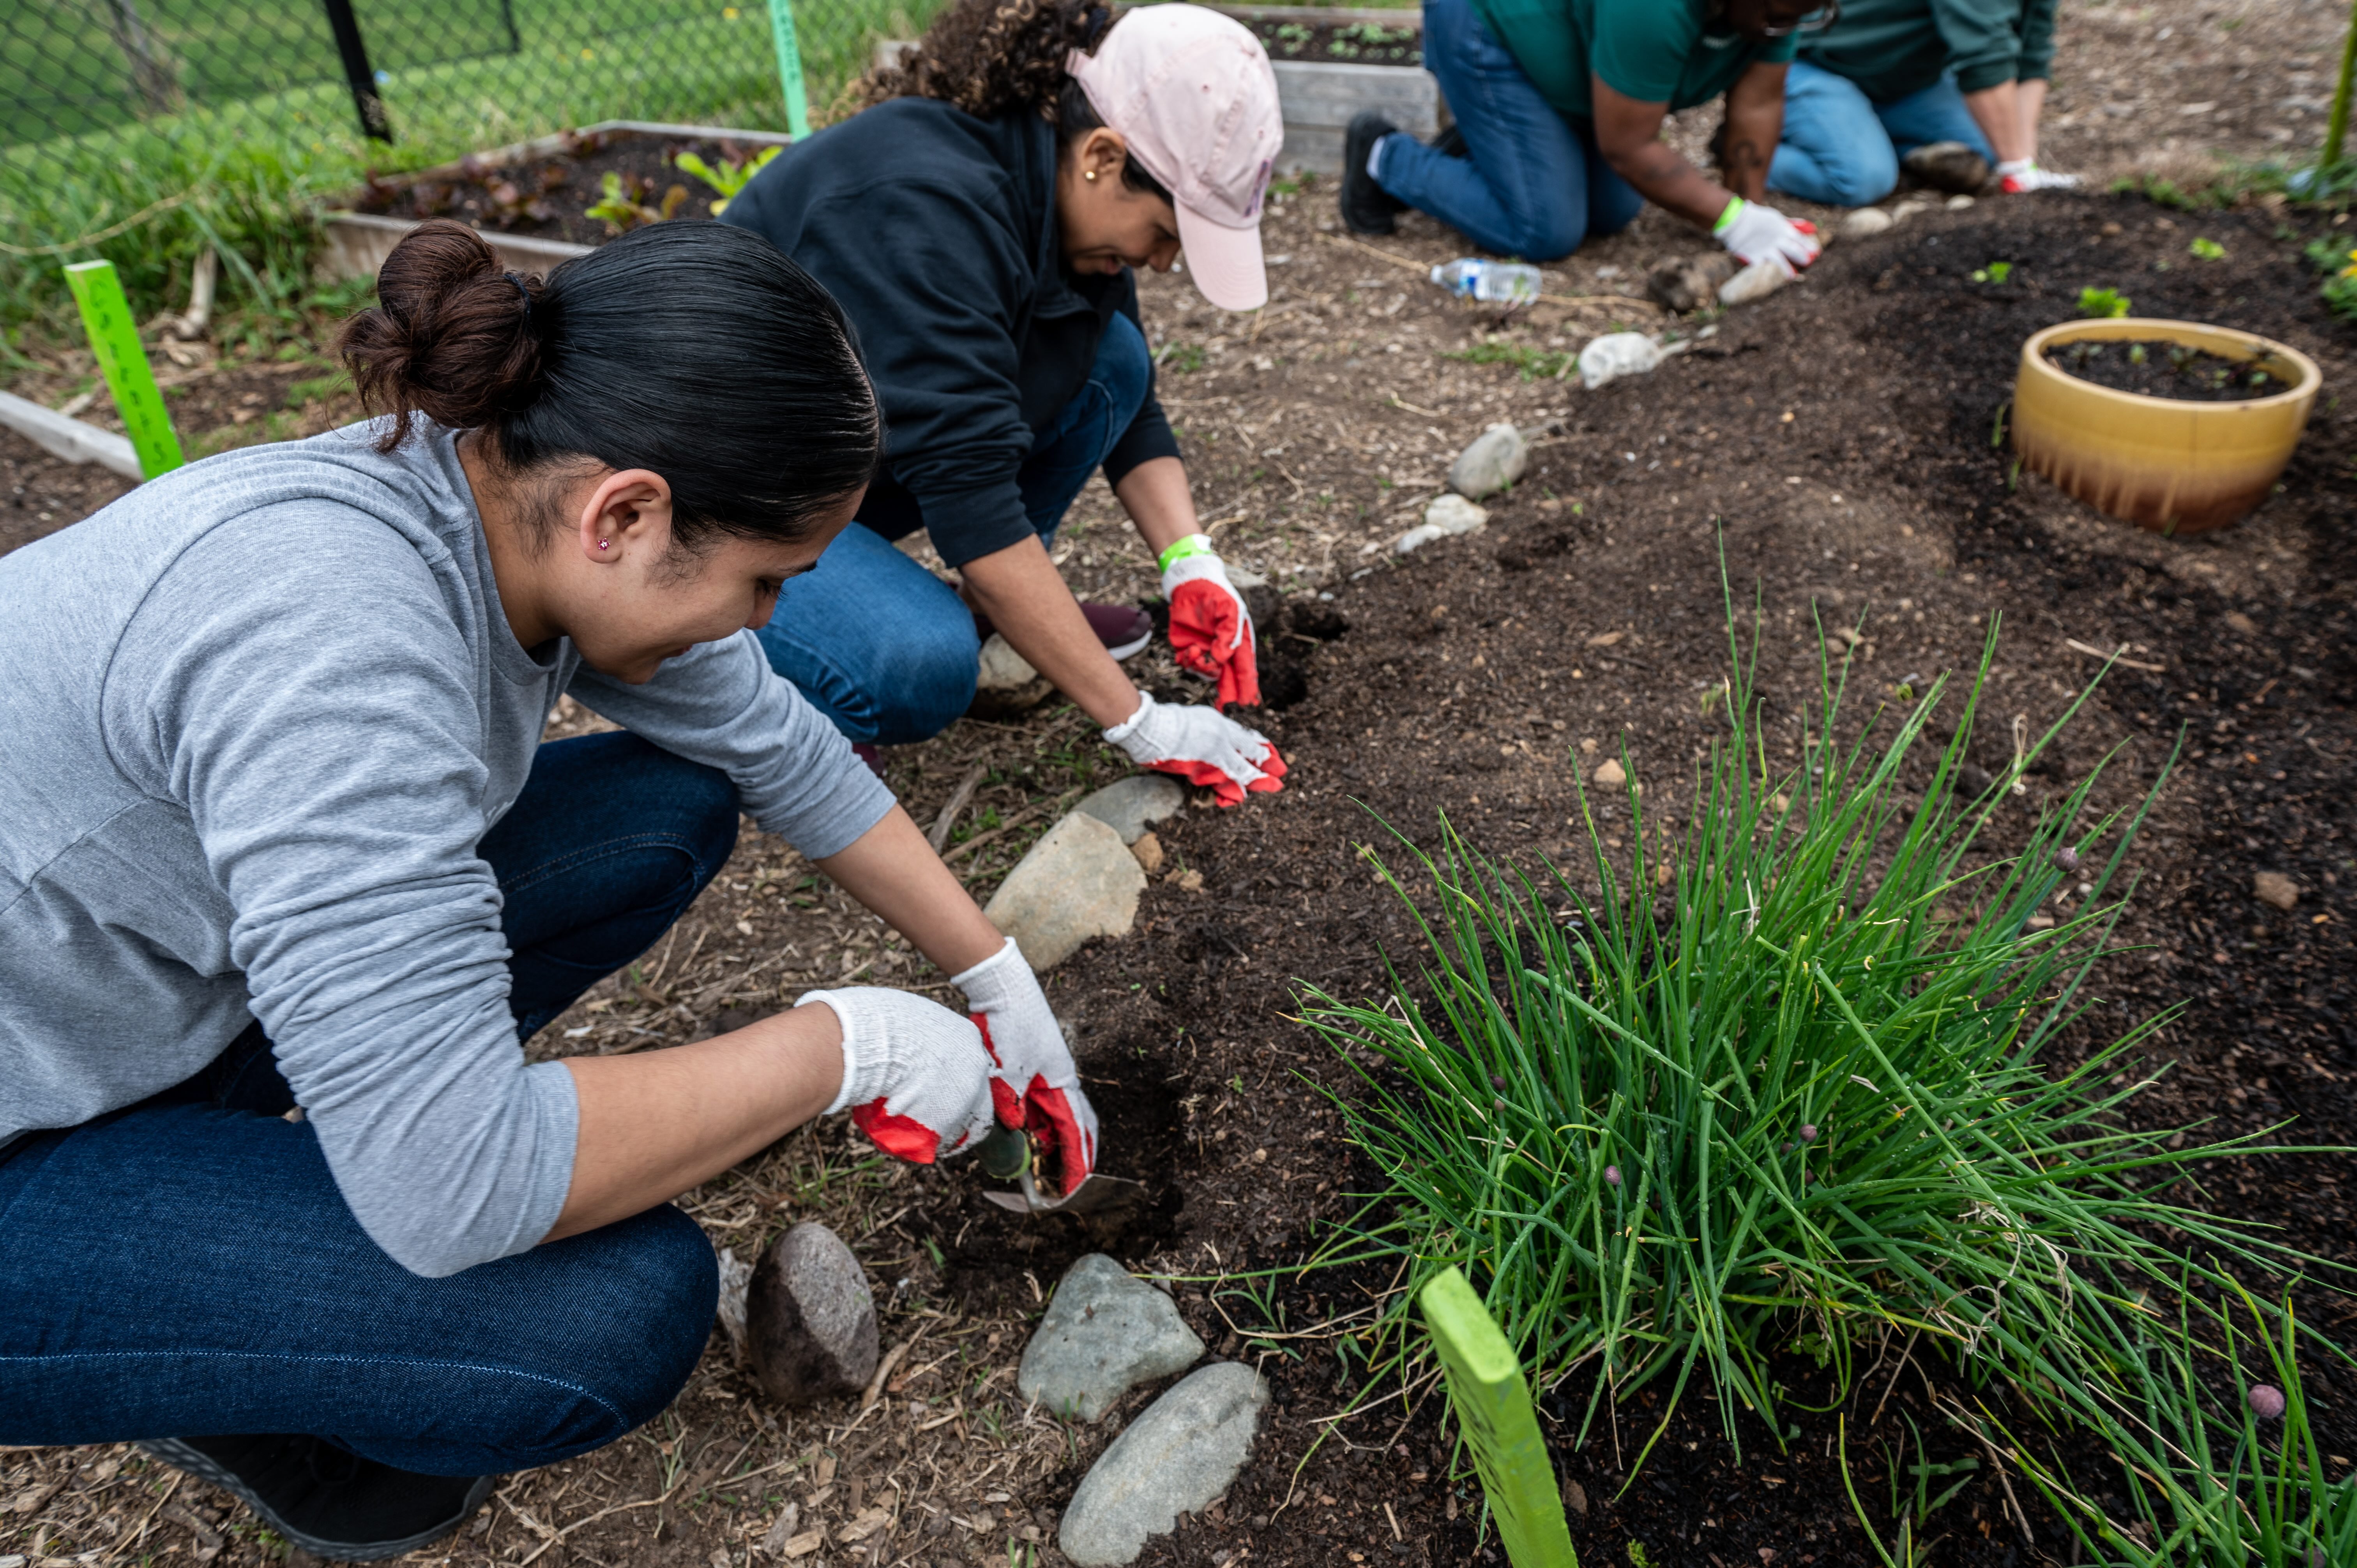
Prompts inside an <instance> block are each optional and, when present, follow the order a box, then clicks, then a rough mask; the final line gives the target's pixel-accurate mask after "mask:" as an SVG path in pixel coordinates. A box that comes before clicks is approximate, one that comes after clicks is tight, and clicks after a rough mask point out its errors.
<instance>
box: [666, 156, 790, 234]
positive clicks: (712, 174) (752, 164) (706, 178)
mask: <svg viewBox="0 0 2357 1568" xmlns="http://www.w3.org/2000/svg"><path fill="white" fill-rule="evenodd" d="M784 151H785V148H783V147H763V148H762V149H761V150H760V151H759V152H758V153H755V154H754V155H753V156H751V157H749V158H746V159H744V160H742V161H741V162H740V161H739V160H737V159H736V158H730V157H723V158H722V159H721V160H720V166H719V167H718V168H714V167H713V166H711V165H710V164H708V163H705V161H704V160H703V159H702V158H700V157H698V156H695V155H694V153H681V154H679V155H677V156H674V157H673V159H672V160H671V161H672V166H673V167H674V168H677V169H680V170H682V171H683V172H684V173H687V174H692V175H694V177H696V178H698V179H700V180H702V181H703V182H704V183H705V184H706V185H708V186H710V187H711V188H713V189H715V190H716V191H718V192H719V193H720V199H719V200H717V201H716V202H714V203H713V204H712V215H713V216H714V217H715V218H717V217H719V216H720V214H721V213H722V212H724V211H726V209H727V207H728V204H729V203H730V202H731V201H734V200H735V199H737V192H738V191H740V190H742V189H744V188H745V187H746V186H747V185H748V184H749V183H750V182H751V180H752V178H753V177H754V176H755V175H757V174H759V173H760V172H761V171H762V170H763V169H765V168H767V167H769V166H770V159H771V158H774V157H776V156H778V155H779V154H780V153H782V152H784Z"/></svg>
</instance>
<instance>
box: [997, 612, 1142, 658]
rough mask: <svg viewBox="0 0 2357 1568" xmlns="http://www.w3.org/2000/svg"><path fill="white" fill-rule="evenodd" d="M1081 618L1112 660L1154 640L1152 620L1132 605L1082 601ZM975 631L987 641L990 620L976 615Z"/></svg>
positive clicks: (1133, 651) (1122, 656)
mask: <svg viewBox="0 0 2357 1568" xmlns="http://www.w3.org/2000/svg"><path fill="white" fill-rule="evenodd" d="M1081 614H1082V615H1084V616H1086V617H1087V618H1088V621H1089V629H1090V630H1091V631H1092V632H1095V633H1096V634H1097V640H1098V641H1099V642H1102V643H1103V644H1104V650H1105V651H1106V652H1107V653H1110V654H1112V655H1113V656H1114V660H1124V659H1127V658H1129V657H1131V656H1132V655H1134V654H1138V653H1143V652H1145V651H1146V644H1147V643H1149V642H1152V641H1153V640H1154V618H1153V617H1152V616H1149V615H1147V614H1146V612H1145V611H1144V610H1142V609H1139V608H1138V607H1136V606H1135V605H1093V604H1090V603H1089V602H1088V601H1087V600H1085V599H1083V600H1082V602H1081ZM992 629H993V628H992V627H991V624H990V618H989V617H988V616H985V615H979V614H977V615H976V616H975V617H974V635H975V636H977V637H980V638H983V639H988V638H989V636H990V634H991V631H992Z"/></svg>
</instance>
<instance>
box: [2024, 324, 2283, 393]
mask: <svg viewBox="0 0 2357 1568" xmlns="http://www.w3.org/2000/svg"><path fill="white" fill-rule="evenodd" d="M2046 360H2047V363H2049V364H2050V365H2052V366H2053V367H2054V368H2055V369H2056V370H2058V371H2061V372H2062V373H2063V374H2064V375H2068V376H2076V377H2077V378H2078V379H2079V380H2081V381H2093V382H2094V383H2095V384H2096V385H2097V386H2099V387H2109V388H2111V389H2112V390H2113V391H2114V392H2136V393H2139V394H2141V395H2142V396H2145V397H2168V398H2177V399H2179V400H2181V401H2183V402H2187V403H2242V402H2244V401H2246V400H2248V399H2251V398H2255V397H2273V396H2274V395H2275V394H2276V393H2277V392H2288V391H2290V390H2291V382H2289V381H2287V380H2285V379H2284V378H2283V377H2282V376H2280V375H2278V374H2276V372H2275V371H2270V370H2268V369H2267V368H2266V354H2265V350H2264V349H2262V350H2260V352H2259V354H2258V355H2257V356H2256V357H2255V358H2252V359H2248V360H2230V359H2227V358H2226V357H2225V356H2224V355H2222V354H2212V353H2210V352H2209V351H2208V350H2206V349H2196V348H2192V347H2190V346H2189V345H2187V344H2184V343H2173V342H2170V341H2169V340H2168V339H2167V338H2154V339H2151V340H2149V341H2137V342H2125V341H2121V340H2118V339H2113V340H2111V341H2106V342H2098V341H2095V340H2093V339H2089V338H2082V339H2081V340H2079V341H2078V342H2075V343H2061V344H2057V345H2055V346H2053V347H2051V348H2050V349H2047V350H2046Z"/></svg>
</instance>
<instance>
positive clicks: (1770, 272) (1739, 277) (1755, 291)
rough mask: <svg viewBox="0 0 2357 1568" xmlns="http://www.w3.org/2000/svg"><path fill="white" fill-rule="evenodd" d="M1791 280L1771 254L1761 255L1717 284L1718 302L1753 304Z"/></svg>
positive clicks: (1789, 275)
mask: <svg viewBox="0 0 2357 1568" xmlns="http://www.w3.org/2000/svg"><path fill="white" fill-rule="evenodd" d="M1791 282H1792V274H1791V273H1790V272H1789V271H1787V270H1786V269H1785V268H1784V267H1783V266H1782V265H1781V264H1780V263H1778V262H1777V261H1776V259H1775V258H1774V257H1773V256H1762V257H1761V258H1760V260H1758V261H1756V262H1754V263H1751V264H1750V265H1749V266H1748V267H1746V268H1744V269H1743V270H1742V271H1741V272H1739V273H1738V274H1735V275H1734V276H1733V277H1731V278H1729V279H1727V281H1726V282H1725V283H1723V284H1721V285H1718V303H1719V304H1721V305H1755V304H1757V303H1759V302H1760V300H1763V299H1765V298H1767V297H1768V296H1769V295H1771V294H1774V293H1775V292H1776V291H1777V290H1779V289H1781V288H1782V287H1783V286H1784V285H1786V284H1788V283H1791Z"/></svg>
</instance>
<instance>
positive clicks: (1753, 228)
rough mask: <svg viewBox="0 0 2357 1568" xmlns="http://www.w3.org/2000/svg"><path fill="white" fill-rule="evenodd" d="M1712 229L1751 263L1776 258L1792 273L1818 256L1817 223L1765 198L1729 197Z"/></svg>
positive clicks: (1745, 260)
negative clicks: (1789, 213) (1792, 215)
mask: <svg viewBox="0 0 2357 1568" xmlns="http://www.w3.org/2000/svg"><path fill="white" fill-rule="evenodd" d="M1710 231H1711V233H1712V234H1713V235H1714V236H1715V237H1716V238H1717V241H1718V242H1719V243H1720V244H1722V245H1724V246H1726V247H1727V250H1728V252H1731V253H1732V254H1733V255H1734V256H1735V258H1736V259H1737V260H1738V261H1740V262H1743V263H1747V264H1748V263H1757V262H1763V261H1767V260H1770V259H1771V258H1772V259H1773V260H1774V261H1775V263H1776V264H1777V265H1779V266H1781V267H1782V268H1783V269H1784V271H1785V273H1786V274H1787V275H1789V276H1795V277H1797V276H1798V275H1800V271H1801V269H1802V268H1803V267H1805V266H1807V265H1808V264H1809V263H1811V262H1813V261H1815V260H1816V259H1817V255H1818V252H1820V251H1822V250H1823V249H1824V247H1823V246H1822V245H1820V244H1819V243H1818V242H1817V226H1816V225H1815V224H1813V223H1809V222H1803V221H1799V220H1793V219H1791V218H1787V217H1785V216H1784V215H1783V214H1782V213H1781V212H1779V211H1777V210H1776V209H1774V208H1772V207H1770V206H1768V205H1767V204H1766V203H1765V202H1759V201H1746V200H1744V199H1743V198H1741V197H1739V196H1738V197H1732V198H1729V199H1728V200H1727V207H1726V209H1724V210H1723V211H1721V212H1720V213H1719V215H1718V221H1717V222H1716V223H1714V224H1712V225H1711V229H1710Z"/></svg>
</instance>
